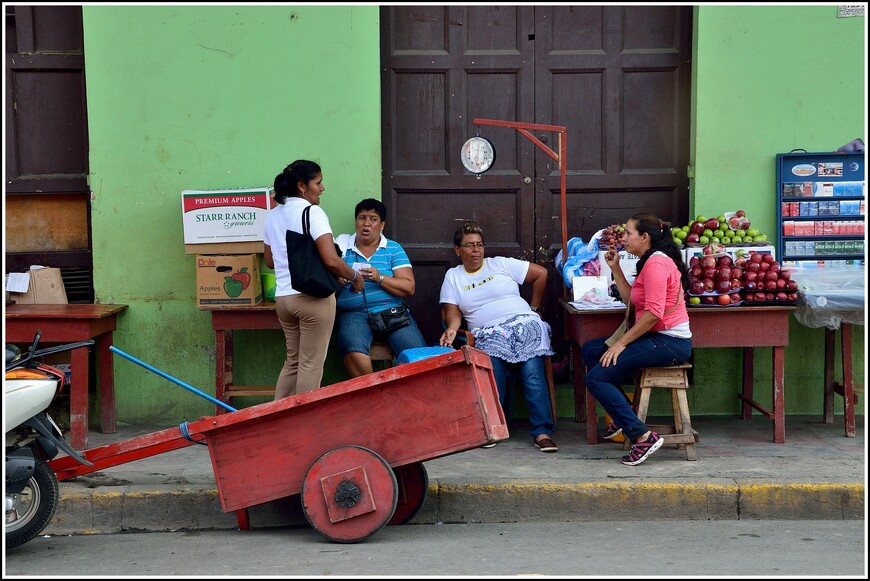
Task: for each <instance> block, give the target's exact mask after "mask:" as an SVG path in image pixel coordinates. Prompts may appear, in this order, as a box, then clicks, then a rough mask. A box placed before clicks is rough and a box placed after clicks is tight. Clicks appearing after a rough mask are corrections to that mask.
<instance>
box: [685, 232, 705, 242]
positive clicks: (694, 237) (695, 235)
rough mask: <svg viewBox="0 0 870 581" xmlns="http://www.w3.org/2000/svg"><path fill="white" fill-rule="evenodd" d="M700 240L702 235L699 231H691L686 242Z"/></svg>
mask: <svg viewBox="0 0 870 581" xmlns="http://www.w3.org/2000/svg"><path fill="white" fill-rule="evenodd" d="M700 241H701V235H700V234H698V233H697V232H689V234H688V235H687V236H686V242H688V243H689V244H697V243H698V242H700Z"/></svg>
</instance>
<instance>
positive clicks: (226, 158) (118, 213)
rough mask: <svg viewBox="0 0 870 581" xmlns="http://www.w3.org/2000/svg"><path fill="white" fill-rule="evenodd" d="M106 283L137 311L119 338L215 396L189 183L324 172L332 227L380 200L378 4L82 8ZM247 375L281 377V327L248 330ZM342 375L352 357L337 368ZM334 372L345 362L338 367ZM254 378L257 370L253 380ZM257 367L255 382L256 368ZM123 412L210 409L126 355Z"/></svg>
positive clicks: (101, 288)
mask: <svg viewBox="0 0 870 581" xmlns="http://www.w3.org/2000/svg"><path fill="white" fill-rule="evenodd" d="M83 13H84V30H85V66H86V76H87V98H88V117H89V118H88V125H89V140H90V147H91V150H90V170H91V178H90V179H91V189H92V190H93V201H92V205H93V211H92V219H93V222H92V226H93V249H94V285H95V287H96V294H97V298H98V300H99V301H100V302H103V303H124V304H128V305H130V308H129V309H128V310H127V311H126V313H125V314H124V315H122V317H121V318H120V320H119V329H118V331H117V332H116V333H115V345H116V346H117V347H118V348H119V349H122V350H124V351H126V352H127V353H130V354H131V355H134V356H136V357H138V358H139V359H142V360H144V361H145V362H147V363H149V364H151V365H153V366H155V367H157V368H159V369H161V370H162V371H164V372H166V373H168V374H169V375H172V376H174V377H176V378H178V379H180V380H182V381H184V382H186V383H189V384H190V385H192V386H194V387H197V388H198V389H201V390H203V391H205V392H208V393H211V394H213V393H214V366H215V364H214V351H215V346H214V334H213V332H212V331H211V326H210V325H211V323H210V318H209V315H208V313H207V312H203V311H199V310H198V309H197V308H196V306H195V302H194V297H195V293H196V286H195V279H194V257H193V256H189V255H185V254H184V243H183V238H182V234H183V233H182V226H181V192H182V190H185V189H200V188H203V189H212V188H237V187H253V186H264V185H271V184H272V181H273V180H274V178H275V175H276V174H278V173H280V171H281V170H282V169H283V168H284V166H286V165H287V164H288V163H290V162H291V161H293V160H294V159H297V158H307V159H313V160H315V161H317V162H319V163H320V165H321V166H322V167H323V173H324V185H325V186H326V191H325V193H324V197H323V201H322V207H323V208H324V209H325V210H326V212H327V214H328V215H329V216H330V219H331V222H332V226H333V229H334V230H335V231H336V232H349V231H352V228H353V216H352V213H353V210H352V206H349V205H348V204H349V201H351V200H353V201H354V202H355V201H358V200H359V199H361V198H364V197H370V196H376V197H380V178H381V174H380V166H381V159H380V85H379V79H380V76H379V75H380V73H379V62H380V60H379V59H380V56H379V55H380V51H379V36H378V35H379V28H378V21H379V19H378V8H377V6H334V7H314V6H298V7H294V6H259V7H255V6H251V7H243V6H203V7H199V6H165V7H158V6H140V7H132V6H114V7H102V6H85V7H84V9H83ZM236 343H237V345H238V347H237V357H238V359H239V360H240V361H248V362H256V363H252V365H251V369H250V371H247V370H246V369H245V367H244V366H240V367H241V369H240V372H239V374H237V381H238V382H246V381H250V382H252V383H258V384H273V383H274V381H275V378H276V377H277V373H278V368H277V367H276V366H278V367H280V362H281V361H282V360H283V355H282V354H283V352H284V339H283V335H282V334H281V332H280V331H274V332H261V333H238V337H237V341H236ZM328 367H329V371H328V372H327V376H326V380H327V381H337V380H338V379H337V378H336V375H335V372H337V371H338V370H339V369H340V362H338V361H337V360H334V361H333V363H332V364H331V365H329V366H328ZM333 370H335V371H333ZM246 374H247V375H249V377H246ZM250 375H253V376H254V377H250ZM115 384H116V391H117V413H118V419H119V421H122V422H129V423H146V422H152V421H153V422H163V421H178V420H185V419H187V420H191V419H196V418H197V417H198V416H200V415H203V414H208V415H211V414H213V413H214V405H213V404H211V403H209V402H207V401H206V400H204V399H201V398H199V397H197V396H195V395H193V394H191V393H189V392H187V391H185V390H184V389H182V388H181V387H178V386H176V385H174V384H172V383H170V382H168V381H166V380H164V379H161V378H159V377H158V376H156V375H154V374H152V373H150V372H148V371H146V370H145V369H144V368H141V367H139V366H137V365H135V364H133V363H129V362H128V361H126V360H124V359H121V358H118V357H116V359H115Z"/></svg>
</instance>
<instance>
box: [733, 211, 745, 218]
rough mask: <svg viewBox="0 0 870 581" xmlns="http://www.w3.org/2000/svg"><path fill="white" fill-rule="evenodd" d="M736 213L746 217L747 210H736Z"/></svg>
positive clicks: (739, 216) (738, 215) (740, 216)
mask: <svg viewBox="0 0 870 581" xmlns="http://www.w3.org/2000/svg"><path fill="white" fill-rule="evenodd" d="M734 215H735V216H737V217H738V218H745V217H746V212H744V211H743V210H737V211H736V212H734Z"/></svg>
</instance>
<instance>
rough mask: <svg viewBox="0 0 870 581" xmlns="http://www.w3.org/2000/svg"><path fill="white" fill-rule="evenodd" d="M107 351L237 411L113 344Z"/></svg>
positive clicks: (230, 409) (231, 409)
mask: <svg viewBox="0 0 870 581" xmlns="http://www.w3.org/2000/svg"><path fill="white" fill-rule="evenodd" d="M109 351H112V352H114V353H117V354H118V355H120V356H121V357H123V358H125V359H129V360H130V361H132V362H133V363H136V364H138V365H141V366H142V367H144V368H145V369H147V370H148V371H151V372H153V373H156V374H157V375H159V376H160V377H162V378H164V379H168V380H169V381H171V382H172V383H175V384H176V385H180V386H181V387H183V388H184V389H186V390H188V391H192V392H193V393H195V394H196V395H198V396H200V397H203V398H205V399H207V400H208V401H210V402H212V403H213V404H217V405H219V406H221V407H222V408H224V409H225V410H227V411H229V412H235V411H238V410H237V409H236V408H234V407H233V406H231V405H229V404H226V403H224V402H222V401H221V400H219V399H215V398H213V397H212V396H210V395H209V394H207V393H205V392H203V391H200V390H198V389H196V388H195V387H193V386H192V385H188V384H186V383H184V382H183V381H181V380H179V379H175V378H174V377H172V376H171V375H169V374H167V373H164V372H162V371H160V370H159V369H157V368H156V367H152V366H150V365H148V364H147V363H145V362H144V361H140V360H138V359H136V358H135V357H133V356H132V355H129V354H127V353H124V352H123V351H121V350H120V349H118V348H116V347H115V346H114V345H112V346H109Z"/></svg>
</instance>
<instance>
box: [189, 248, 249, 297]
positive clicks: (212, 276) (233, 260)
mask: <svg viewBox="0 0 870 581" xmlns="http://www.w3.org/2000/svg"><path fill="white" fill-rule="evenodd" d="M196 289H197V291H196V304H197V306H198V307H200V308H202V307H204V306H215V305H224V306H228V307H233V306H236V307H239V306H242V307H246V306H251V305H256V304H257V303H259V302H261V301H262V300H263V281H262V278H261V275H260V257H259V255H257V254H233V255H221V254H200V255H197V257H196Z"/></svg>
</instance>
